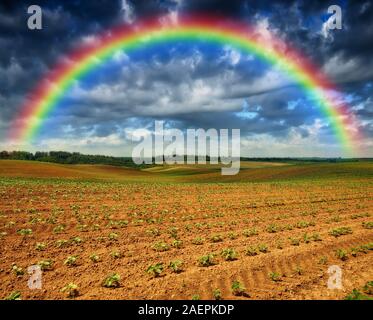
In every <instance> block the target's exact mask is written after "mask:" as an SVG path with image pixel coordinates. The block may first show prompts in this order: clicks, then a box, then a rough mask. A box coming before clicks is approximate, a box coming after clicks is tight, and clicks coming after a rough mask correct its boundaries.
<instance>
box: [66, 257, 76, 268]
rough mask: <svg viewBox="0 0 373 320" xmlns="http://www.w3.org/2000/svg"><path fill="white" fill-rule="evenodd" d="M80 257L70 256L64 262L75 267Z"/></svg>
mask: <svg viewBox="0 0 373 320" xmlns="http://www.w3.org/2000/svg"><path fill="white" fill-rule="evenodd" d="M77 260H78V257H77V256H69V257H67V259H66V260H65V261H64V263H63V264H65V265H67V266H68V267H75V266H77V265H78V262H77Z"/></svg>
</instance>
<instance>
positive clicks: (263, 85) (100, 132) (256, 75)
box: [0, 0, 373, 137]
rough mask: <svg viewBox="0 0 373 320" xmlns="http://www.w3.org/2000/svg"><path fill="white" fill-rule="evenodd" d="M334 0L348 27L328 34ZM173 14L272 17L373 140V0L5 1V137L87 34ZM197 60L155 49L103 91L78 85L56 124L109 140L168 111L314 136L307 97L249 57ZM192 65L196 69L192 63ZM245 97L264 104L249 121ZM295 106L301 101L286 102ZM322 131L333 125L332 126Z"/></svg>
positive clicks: (0, 122)
mask: <svg viewBox="0 0 373 320" xmlns="http://www.w3.org/2000/svg"><path fill="white" fill-rule="evenodd" d="M31 4H39V5H40V6H41V7H42V8H43V29H42V30H37V31H30V30H28V28H27V17H28V15H27V7H28V6H29V5H31ZM331 4H339V5H341V6H342V9H343V29H342V30H331V31H329V32H328V33H325V32H324V33H323V23H324V22H325V20H326V19H327V15H326V10H327V7H328V6H329V5H331ZM170 13H177V14H178V15H187V14H190V13H205V14H216V15H222V16H224V17H227V18H232V19H237V20H238V19H239V20H241V21H244V22H247V23H248V24H254V25H255V24H258V23H260V22H263V21H266V23H267V27H268V28H269V29H270V30H271V31H272V32H275V33H276V35H277V36H279V37H281V38H283V40H284V41H285V42H287V43H291V44H292V45H293V46H294V47H295V48H297V49H299V50H300V52H302V53H303V54H304V55H305V56H307V57H309V58H310V59H311V61H313V62H314V63H315V64H316V65H318V66H320V68H322V69H323V70H324V71H325V72H326V73H327V74H328V75H329V76H330V77H331V78H332V79H333V80H334V81H335V82H336V83H337V84H338V86H339V87H340V88H341V90H343V92H344V93H345V94H346V95H350V96H352V97H353V98H352V99H351V102H350V104H351V105H352V106H353V107H354V108H355V113H356V115H357V117H358V118H359V119H360V120H361V129H362V131H363V132H364V133H365V134H366V135H368V137H372V135H373V129H372V122H371V121H372V116H373V111H372V100H373V94H372V91H373V90H372V86H369V85H367V84H369V83H373V59H372V56H373V42H372V39H373V2H372V1H338V0H334V1H301V0H299V1H290V0H289V1H287V0H281V1H280V0H271V1H269V0H262V1H244V0H242V1H241V0H237V1H235V0H231V1H225V0H224V1H223V0H220V1H219V0H126V1H123V0H117V1H103V0H99V1H88V0H87V1H83V0H70V1H56V0H49V1H1V2H0V47H1V48H2V50H1V51H0V135H1V136H3V135H4V133H5V131H6V129H7V128H8V126H9V123H10V121H11V120H12V119H13V117H14V116H15V114H16V112H17V110H18V109H19V106H20V103H21V102H22V100H23V98H24V97H25V96H26V94H27V93H28V92H29V91H30V90H31V89H32V88H33V87H34V86H35V84H36V83H37V82H38V80H39V79H40V78H41V77H42V76H43V74H45V73H46V72H47V70H49V69H50V68H52V67H53V65H54V64H55V63H56V61H57V60H58V59H59V58H61V56H62V55H63V54H65V53H68V52H69V51H70V50H71V49H72V48H74V47H75V46H77V45H78V44H79V43H81V41H82V39H83V38H85V37H90V36H92V35H94V34H97V33H98V32H101V31H104V30H108V29H110V28H111V27H112V26H114V25H117V24H120V23H127V24H128V25H130V24H132V23H133V22H134V21H135V22H136V20H141V19H143V18H144V17H151V16H155V15H164V14H170ZM222 54H224V53H222ZM191 55H192V53H191ZM200 56H201V59H202V60H203V63H199V64H198V62H195V61H193V57H192V58H191V59H192V60H189V62H187V65H182V64H180V57H179V58H178V56H177V51H176V53H175V54H174V55H170V56H169V57H165V56H164V55H161V56H160V57H157V56H156V54H154V60H153V61H150V62H149V61H147V62H146V61H142V62H141V61H139V62H137V63H133V65H132V66H131V72H128V73H126V74H123V75H122V76H121V77H118V78H117V79H116V80H117V81H114V80H112V81H110V80H107V81H106V82H105V83H106V84H107V87H105V83H103V84H102V86H101V87H100V86H96V87H92V88H90V90H88V89H85V88H81V89H82V91H81V92H80V94H81V95H82V96H84V101H83V99H82V101H83V102H82V101H81V102H80V104H79V105H78V102H79V101H78V100H77V99H75V100H74V99H73V98H71V102H72V104H71V106H70V108H69V112H68V113H63V112H62V113H56V114H55V117H56V118H55V119H54V120H53V119H52V120H51V121H52V122H53V121H55V123H61V125H62V127H61V128H65V129H66V128H67V127H68V130H69V132H70V134H75V135H76V136H77V137H78V136H79V135H81V134H87V133H88V132H91V133H92V132H93V133H94V134H95V135H97V136H99V137H104V136H108V135H110V134H112V133H113V132H120V130H121V129H120V128H121V126H123V125H124V124H125V125H128V123H129V122H131V121H133V123H132V125H133V126H135V123H136V124H137V125H142V124H146V123H148V121H149V119H151V118H162V117H163V118H165V119H168V120H169V121H176V122H177V123H178V126H179V127H181V128H187V127H190V126H193V127H203V128H208V127H232V128H233V127H237V128H241V129H242V130H243V131H244V132H246V133H247V134H264V133H266V134H270V135H274V136H286V135H287V134H288V133H289V131H291V130H292V128H297V132H298V133H299V134H300V135H301V136H302V137H307V136H308V135H309V134H310V133H309V131H308V130H307V129H306V128H307V126H310V125H311V124H312V121H314V119H315V117H317V112H315V110H310V108H311V107H312V106H311V103H309V101H307V99H306V98H305V97H304V96H301V95H300V94H299V90H298V91H297V90H295V89H294V84H293V83H291V82H290V83H288V82H286V81H285V82H283V81H276V79H275V80H273V79H272V78H268V72H269V71H270V70H268V69H263V68H259V67H257V66H256V67H255V64H252V63H251V64H250V61H249V62H247V63H246V64H245V66H244V62H243V61H242V60H243V59H242V57H241V60H240V62H239V63H238V64H237V65H235V64H234V63H233V64H232V63H231V62H230V61H228V60H229V59H228V58H229V57H228V58H227V59H225V60H221V61H219V60H217V59H212V58H211V57H207V55H206V53H205V52H200ZM173 58H174V59H173ZM182 58H185V57H182ZM234 58H235V57H232V59H234ZM178 61H179V62H178ZM153 62H157V63H153ZM188 63H189V65H188ZM193 63H196V66H195V67H194V68H188V66H189V67H190V66H191V65H192V64H193ZM118 81H119V82H118ZM198 84H199V85H200V87H198ZM82 85H83V84H82ZM96 85H97V84H96ZM116 86H117V87H116ZM193 90H195V91H196V92H199V91H198V90H200V91H201V92H202V93H201V97H202V98H201V99H200V100H198V99H195V100H193V97H196V96H197V94H195V95H194V96H193V94H192V93H193ZM209 90H210V91H209ZM206 92H207V93H206ZM205 94H206V97H205V96H204V95H205ZM167 99H169V100H167ZM244 101H246V102H247V103H248V105H249V109H250V108H256V107H258V106H259V108H258V109H257V110H256V111H255V112H253V113H252V114H251V116H250V117H242V116H239V112H240V111H242V109H243V102H244ZM289 102H291V103H293V104H294V105H296V107H294V108H293V107H291V108H289ZM167 103H168V104H169V105H167ZM75 104H76V105H75ZM103 106H105V108H103ZM188 108H189V109H188ZM186 109H188V111H186ZM310 111H311V112H310ZM118 119H126V120H118ZM131 119H132V120H131ZM133 119H135V120H133ZM142 119H143V120H142ZM65 129H63V130H65ZM60 130H62V129H60ZM320 130H324V131H325V132H326V134H328V132H329V131H330V130H329V128H328V127H327V126H325V128H324V127H321V129H320ZM56 132H57V133H58V132H60V131H58V130H57V131H56Z"/></svg>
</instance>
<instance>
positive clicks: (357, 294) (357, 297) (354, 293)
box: [345, 289, 373, 300]
mask: <svg viewBox="0 0 373 320" xmlns="http://www.w3.org/2000/svg"><path fill="white" fill-rule="evenodd" d="M345 300H373V298H371V297H368V296H366V295H364V294H362V293H361V292H360V291H359V290H357V289H353V290H352V292H351V293H350V294H349V295H348V296H346V298H345Z"/></svg>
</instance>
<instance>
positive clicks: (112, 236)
mask: <svg viewBox="0 0 373 320" xmlns="http://www.w3.org/2000/svg"><path fill="white" fill-rule="evenodd" d="M108 238H109V240H110V241H117V240H118V234H117V233H115V232H111V233H109V236H108Z"/></svg>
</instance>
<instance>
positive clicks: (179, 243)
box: [171, 239, 183, 249]
mask: <svg viewBox="0 0 373 320" xmlns="http://www.w3.org/2000/svg"><path fill="white" fill-rule="evenodd" d="M171 246H173V247H174V248H176V249H180V248H181V247H182V246H183V242H182V241H181V240H176V239H175V240H174V241H172V243H171Z"/></svg>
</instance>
